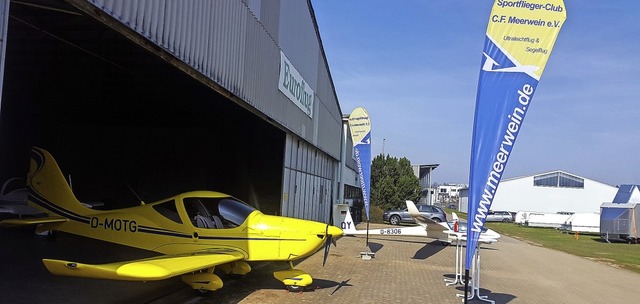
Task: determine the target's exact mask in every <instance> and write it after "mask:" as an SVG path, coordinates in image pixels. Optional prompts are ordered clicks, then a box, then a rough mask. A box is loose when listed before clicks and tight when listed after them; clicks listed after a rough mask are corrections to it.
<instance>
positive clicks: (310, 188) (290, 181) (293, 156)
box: [282, 135, 336, 223]
mask: <svg viewBox="0 0 640 304" xmlns="http://www.w3.org/2000/svg"><path fill="white" fill-rule="evenodd" d="M285 150H286V152H285V160H284V178H283V180H284V182H283V199H282V215H285V216H291V217H297V218H305V219H312V220H317V221H323V222H326V223H328V222H329V216H330V212H331V206H332V203H333V202H332V200H331V197H332V195H333V194H334V193H333V179H334V176H335V168H336V163H335V162H333V161H332V160H331V159H330V158H329V157H328V156H327V155H325V154H323V153H317V150H316V149H314V148H313V147H311V146H310V145H308V144H306V143H305V142H304V141H301V140H299V139H296V138H294V137H293V136H291V135H287V140H286V145H285Z"/></svg>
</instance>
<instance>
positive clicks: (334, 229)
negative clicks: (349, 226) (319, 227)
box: [327, 226, 342, 237]
mask: <svg viewBox="0 0 640 304" xmlns="http://www.w3.org/2000/svg"><path fill="white" fill-rule="evenodd" d="M327 233H328V234H331V235H332V236H333V237H339V236H341V235H342V229H340V228H338V227H336V226H329V230H328V231H327Z"/></svg>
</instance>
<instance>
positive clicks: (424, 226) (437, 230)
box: [341, 201, 500, 245]
mask: <svg viewBox="0 0 640 304" xmlns="http://www.w3.org/2000/svg"><path fill="white" fill-rule="evenodd" d="M406 204H407V209H408V210H409V214H410V215H411V217H412V218H413V220H414V221H415V222H416V223H418V226H409V227H397V228H396V227H387V228H379V229H369V230H368V233H369V235H399V236H420V237H428V238H433V239H437V240H439V241H440V242H441V243H442V245H449V244H451V243H453V242H454V241H455V240H456V238H459V240H466V236H467V223H466V222H462V221H460V220H459V218H458V215H457V214H456V213H455V212H452V214H451V215H452V217H453V221H450V222H447V223H438V222H435V221H433V220H431V219H430V218H427V217H425V216H422V215H421V214H420V212H419V211H418V208H417V207H416V205H415V204H414V203H413V202H412V201H406ZM456 223H457V224H456ZM456 226H457V227H456ZM341 228H342V231H343V233H344V235H366V234H367V230H357V229H356V227H355V223H354V222H353V218H352V217H351V212H349V211H347V214H346V216H345V219H344V222H342V223H341ZM499 238H500V234H499V233H497V232H495V231H493V230H491V229H487V228H483V231H482V233H481V234H480V239H479V241H480V242H483V243H493V242H496V241H497V240H498V239H499Z"/></svg>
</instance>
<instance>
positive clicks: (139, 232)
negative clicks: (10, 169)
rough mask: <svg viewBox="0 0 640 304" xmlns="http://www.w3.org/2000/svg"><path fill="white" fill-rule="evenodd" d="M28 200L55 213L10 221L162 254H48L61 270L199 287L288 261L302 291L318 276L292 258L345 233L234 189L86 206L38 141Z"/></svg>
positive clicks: (280, 274)
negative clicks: (119, 257) (265, 206)
mask: <svg viewBox="0 0 640 304" xmlns="http://www.w3.org/2000/svg"><path fill="white" fill-rule="evenodd" d="M27 187H28V190H29V199H28V203H29V204H30V205H32V206H35V207H37V208H39V209H41V210H43V211H45V212H47V213H48V214H49V217H45V218H32V219H10V220H4V221H2V222H0V225H2V226H16V225H18V226H22V225H38V227H37V231H47V230H52V231H64V232H68V233H72V234H76V235H81V236H85V237H90V238H94V239H99V240H104V241H108V242H112V243H117V244H122V245H126V246H131V247H136V248H141V249H146V250H150V251H154V252H158V253H160V254H162V255H160V256H157V257H153V258H148V259H141V260H134V261H124V262H115V263H109V264H102V265H90V264H82V263H79V262H73V261H61V260H50V259H43V262H44V264H45V266H46V267H47V269H48V270H49V271H50V272H51V273H53V274H56V275H65V276H75V277H87V278H98V279H113V280H127V281H153V280H162V279H167V278H170V277H174V276H182V280H183V281H184V282H185V283H187V284H189V285H190V286H191V287H192V288H193V289H195V290H199V291H203V292H207V291H214V290H217V289H219V288H221V287H222V285H223V283H222V280H221V279H220V277H218V276H217V275H216V274H214V268H216V267H217V268H218V269H219V270H221V271H222V272H224V273H229V274H239V275H244V274H246V273H248V272H249V271H250V270H251V267H250V266H249V264H248V263H247V262H252V261H286V262H289V265H290V266H291V269H288V270H283V271H277V272H275V273H274V276H275V278H277V279H278V280H280V281H282V282H283V283H284V284H285V286H286V287H287V289H289V290H291V291H302V290H303V288H304V287H305V286H307V285H309V284H311V283H312V281H313V280H312V278H311V276H310V275H309V274H308V273H306V272H304V271H302V270H299V269H294V267H293V263H292V262H291V261H293V260H297V259H300V258H304V257H306V256H309V255H311V254H313V253H314V252H316V251H317V250H319V249H320V248H321V247H322V246H323V245H324V246H325V258H324V259H325V262H326V255H327V251H328V248H329V246H330V244H331V243H332V241H333V242H335V240H336V238H338V237H340V236H341V235H342V230H341V229H340V228H338V227H334V226H330V225H328V224H324V223H319V222H314V221H308V220H302V219H294V218H287V217H281V216H271V215H265V214H263V213H262V212H260V211H258V210H256V209H254V208H253V207H251V206H249V205H247V204H245V203H243V202H241V201H240V200H238V199H236V198H234V197H231V196H229V195H226V194H223V193H218V192H211V191H193V192H187V193H182V194H179V195H176V196H174V197H170V198H167V199H164V200H161V201H159V202H155V203H150V204H144V203H143V204H142V205H140V206H136V207H130V208H124V209H117V210H108V211H101V210H95V209H90V208H87V207H85V206H83V205H82V204H81V203H80V202H79V201H78V200H77V199H76V197H75V195H74V194H73V191H72V190H71V188H70V187H69V185H68V184H67V182H66V180H65V179H64V176H63V175H62V172H61V171H60V168H59V167H58V165H57V163H56V162H55V160H54V159H53V157H52V156H51V154H49V152H47V151H45V150H43V149H40V148H36V147H34V148H33V149H32V150H31V163H30V168H29V175H28V177H27Z"/></svg>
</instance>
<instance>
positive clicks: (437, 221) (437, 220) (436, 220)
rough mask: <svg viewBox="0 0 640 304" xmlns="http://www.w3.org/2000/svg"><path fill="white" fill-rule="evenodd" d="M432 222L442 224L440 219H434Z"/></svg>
mask: <svg viewBox="0 0 640 304" xmlns="http://www.w3.org/2000/svg"><path fill="white" fill-rule="evenodd" d="M431 220H432V221H434V222H436V223H440V222H442V220H441V219H439V218H437V217H434V218H432V219H431Z"/></svg>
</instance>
